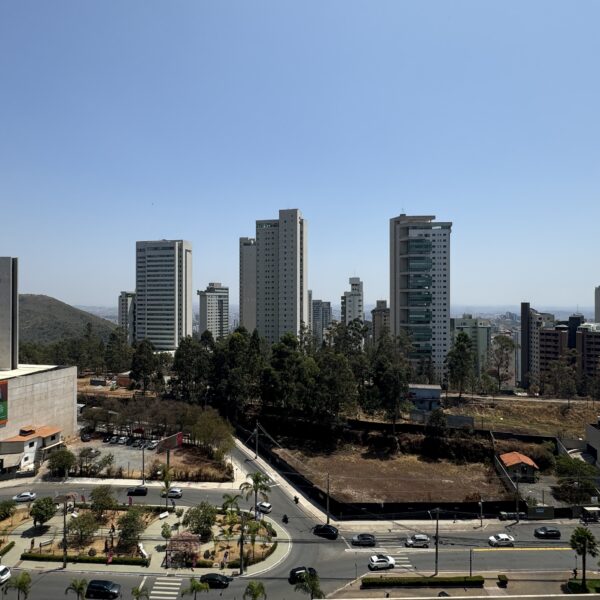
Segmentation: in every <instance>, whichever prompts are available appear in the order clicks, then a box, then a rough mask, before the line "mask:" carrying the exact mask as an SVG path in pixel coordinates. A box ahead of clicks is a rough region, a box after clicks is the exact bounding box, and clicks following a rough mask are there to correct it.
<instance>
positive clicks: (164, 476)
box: [160, 465, 173, 508]
mask: <svg viewBox="0 0 600 600" xmlns="http://www.w3.org/2000/svg"><path fill="white" fill-rule="evenodd" d="M160 480H161V482H162V490H161V494H164V495H165V508H169V490H170V489H171V483H172V481H173V469H172V468H171V467H167V465H162V466H161V468H160Z"/></svg>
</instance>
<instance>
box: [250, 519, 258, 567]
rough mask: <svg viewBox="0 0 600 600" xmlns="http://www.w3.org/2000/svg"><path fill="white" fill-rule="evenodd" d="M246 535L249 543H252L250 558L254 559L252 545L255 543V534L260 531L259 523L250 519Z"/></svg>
mask: <svg viewBox="0 0 600 600" xmlns="http://www.w3.org/2000/svg"><path fill="white" fill-rule="evenodd" d="M247 529H248V535H249V536H250V544H252V559H254V546H255V545H256V536H257V535H258V532H259V531H260V523H257V522H256V521H250V523H248V525H247Z"/></svg>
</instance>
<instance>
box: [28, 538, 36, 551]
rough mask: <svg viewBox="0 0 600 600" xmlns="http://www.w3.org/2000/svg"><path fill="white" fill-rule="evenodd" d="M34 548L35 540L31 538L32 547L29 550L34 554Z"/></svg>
mask: <svg viewBox="0 0 600 600" xmlns="http://www.w3.org/2000/svg"><path fill="white" fill-rule="evenodd" d="M34 546H35V538H31V547H30V548H29V551H30V552H33V548H34Z"/></svg>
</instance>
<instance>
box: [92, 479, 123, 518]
mask: <svg viewBox="0 0 600 600" xmlns="http://www.w3.org/2000/svg"><path fill="white" fill-rule="evenodd" d="M90 501H91V503H90V508H91V509H92V512H93V513H94V514H95V515H96V518H97V519H102V518H104V513H105V512H107V511H109V510H114V509H115V508H116V507H117V499H116V498H115V496H114V494H113V489H112V487H111V486H110V485H97V486H96V487H95V488H94V489H93V490H92V491H91V492H90Z"/></svg>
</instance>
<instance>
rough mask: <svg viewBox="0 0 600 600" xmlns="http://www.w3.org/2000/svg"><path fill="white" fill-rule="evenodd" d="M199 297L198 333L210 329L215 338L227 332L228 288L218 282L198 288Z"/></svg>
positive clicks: (223, 335)
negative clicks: (204, 287)
mask: <svg viewBox="0 0 600 600" xmlns="http://www.w3.org/2000/svg"><path fill="white" fill-rule="evenodd" d="M198 296H199V297H200V335H202V334H203V333H204V332H205V331H210V332H211V333H212V335H213V338H215V340H218V339H219V338H222V337H225V336H226V335H227V334H228V333H229V288H228V287H224V286H222V285H221V284H220V283H218V282H212V283H209V284H208V287H207V288H206V290H204V291H203V292H201V291H200V290H198Z"/></svg>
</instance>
